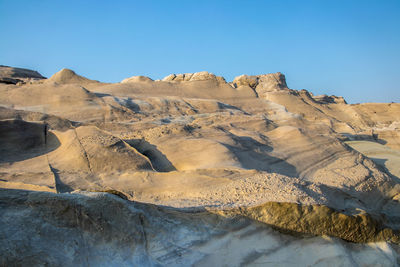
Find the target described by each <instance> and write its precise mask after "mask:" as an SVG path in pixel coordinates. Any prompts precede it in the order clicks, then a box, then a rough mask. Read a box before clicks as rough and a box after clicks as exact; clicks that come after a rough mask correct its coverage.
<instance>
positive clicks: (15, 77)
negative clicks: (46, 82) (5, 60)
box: [0, 65, 46, 84]
mask: <svg viewBox="0 0 400 267" xmlns="http://www.w3.org/2000/svg"><path fill="white" fill-rule="evenodd" d="M42 79H46V78H45V77H43V76H42V75H41V74H40V73H39V72H37V71H34V70H29V69H22V68H13V67H8V66H3V65H0V83H5V84H17V83H26V82H30V81H35V80H42Z"/></svg>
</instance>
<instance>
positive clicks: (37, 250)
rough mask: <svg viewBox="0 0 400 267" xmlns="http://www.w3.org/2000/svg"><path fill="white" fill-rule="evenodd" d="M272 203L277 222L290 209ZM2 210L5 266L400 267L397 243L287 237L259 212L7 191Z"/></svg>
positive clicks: (0, 196) (0, 244)
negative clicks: (190, 209)
mask: <svg viewBox="0 0 400 267" xmlns="http://www.w3.org/2000/svg"><path fill="white" fill-rule="evenodd" d="M267 205H270V207H272V206H274V207H275V208H273V209H272V210H273V211H275V212H277V216H281V215H283V212H285V211H287V208H288V206H287V205H285V204H284V203H283V204H279V203H277V204H267ZM271 205H272V206H271ZM276 207H280V208H276ZM283 207H286V208H283ZM257 209H258V210H257ZM264 209H265V207H263V209H262V210H264ZM256 210H257V211H256ZM272 210H270V211H272ZM0 211H1V213H0V223H1V224H2V227H1V228H0V236H1V237H2V238H1V239H0V253H1V255H2V257H1V258H0V264H1V265H2V266H10V265H30V266H43V265H53V266H58V265H62V266H77V265H79V266H80V265H95V266H110V265H112V266H136V265H140V266H190V265H195V266H210V265H226V264H228V265H230V266H242V265H269V266H276V265H285V266H298V265H299V264H301V265H318V264H320V265H321V264H322V265H330V264H340V265H345V266H351V265H361V266H363V265H368V264H372V265H382V266H394V265H396V264H397V261H398V259H397V258H396V256H395V253H396V252H395V251H396V250H398V245H396V244H390V243H375V244H356V243H346V242H343V241H341V240H339V239H336V238H329V237H322V238H321V237H312V236H304V235H303V234H301V233H298V234H297V235H296V236H293V235H287V234H281V233H279V232H277V231H274V230H273V229H272V228H271V227H269V226H268V225H266V224H264V223H260V222H257V221H254V220H253V219H252V218H251V217H252V214H259V212H260V210H259V208H255V209H253V210H251V212H249V214H248V215H250V218H249V217H247V215H235V216H232V215H231V216H226V214H224V215H219V214H217V213H215V212H213V211H199V212H196V213H192V212H186V211H182V210H177V209H171V208H166V207H157V206H154V205H150V204H143V203H138V202H130V201H126V200H123V199H121V198H120V197H119V196H113V195H111V194H107V193H88V192H86V193H85V192H83V193H72V194H54V193H46V192H31V191H23V190H5V189H2V190H0ZM292 212H294V216H296V215H297V214H298V213H297V212H296V209H295V210H292ZM242 213H243V214H244V213H245V212H243V210H242ZM273 214H274V213H272V214H271V215H272V216H274V215H273ZM289 214H290V213H289ZM318 215H320V214H317V217H318ZM264 217H265V216H264ZM27 218H29V219H27ZM279 218H283V217H279ZM277 219H278V218H277ZM290 219H293V216H290ZM285 222H288V220H285ZM328 223H329V222H328ZM299 224H300V226H305V227H306V229H310V228H312V227H313V225H310V228H309V227H308V226H307V225H302V223H301V221H300V223H299ZM291 225H294V222H292V223H291ZM340 225H343V224H340ZM350 225H352V224H350ZM350 225H349V226H350ZM349 226H348V228H349V229H350V227H349ZM364 226H365V225H364V224H361V227H364ZM316 227H319V228H322V226H316ZM362 230H365V229H362ZM343 234H346V233H345V232H344V233H343ZM368 234H369V233H368ZM369 235H372V234H369Z"/></svg>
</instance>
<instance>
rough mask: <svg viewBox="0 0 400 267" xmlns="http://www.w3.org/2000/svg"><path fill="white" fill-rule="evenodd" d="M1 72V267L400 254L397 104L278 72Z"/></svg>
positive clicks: (329, 259)
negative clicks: (320, 87) (353, 97)
mask: <svg viewBox="0 0 400 267" xmlns="http://www.w3.org/2000/svg"><path fill="white" fill-rule="evenodd" d="M24 75H25V76H24ZM0 77H2V78H1V79H3V80H1V79H0V81H3V82H2V83H0V174H1V175H0V177H1V178H0V188H1V189H0V199H1V201H0V209H1V216H0V221H1V223H2V225H3V226H4V227H2V228H1V229H0V235H1V236H2V237H3V238H1V239H0V244H1V246H0V253H1V255H3V256H2V257H1V259H0V265H5V266H6V265H27V264H29V265H32V264H33V265H46V264H47V265H65V266H76V265H95V266H102V265H104V266H110V265H118V266H120V265H128V266H129V265H142V266H143V265H151V266H153V265H173V266H177V265H178V266H188V265H198V266H212V265H214V266H218V265H223V264H227V265H230V266H240V265H271V266H276V265H279V264H281V265H285V266H287V265H296V266H297V265H298V264H301V265H316V264H320V265H345V266H348V265H368V264H370V265H371V264H372V265H379V264H380V265H382V266H390V265H393V266H395V265H397V264H398V262H399V251H400V247H399V243H400V239H399V237H400V234H399V230H400V219H399V218H400V217H399V215H398V214H400V213H399V212H400V205H399V202H398V201H399V199H400V185H399V181H400V180H399V179H400V167H399V166H400V104H398V103H391V104H386V103H368V104H347V103H346V101H345V100H344V99H343V98H342V97H337V96H327V95H322V96H314V95H313V94H312V93H311V92H308V91H307V90H295V89H291V88H290V87H289V85H288V84H287V83H286V80H285V76H284V75H283V74H282V73H279V72H278V73H273V74H262V75H254V76H249V75H241V76H238V77H236V78H235V79H234V80H233V81H232V82H227V81H226V80H225V79H224V78H223V77H219V76H216V75H214V74H212V73H209V72H198V73H185V74H171V75H169V76H167V77H165V78H164V79H162V80H152V79H150V78H148V77H145V76H133V77H131V78H127V79H125V80H123V81H122V82H120V83H113V84H110V83H102V82H98V81H94V80H90V79H88V78H85V77H83V76H80V75H78V74H76V73H75V72H74V71H72V70H68V69H63V70H61V71H60V72H57V73H56V74H54V75H53V76H52V77H50V78H49V79H45V78H44V77H42V76H41V75H40V74H39V73H37V72H34V71H29V70H23V69H18V68H10V67H3V66H2V67H0ZM8 79H14V80H8ZM24 79H28V80H24ZM15 80H18V81H15Z"/></svg>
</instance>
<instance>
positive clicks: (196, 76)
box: [162, 71, 226, 83]
mask: <svg viewBox="0 0 400 267" xmlns="http://www.w3.org/2000/svg"><path fill="white" fill-rule="evenodd" d="M162 80H163V81H165V82H189V81H190V82H191V81H207V80H214V81H217V82H222V83H226V81H225V79H224V78H223V77H221V76H216V75H215V74H213V73H210V72H208V71H201V72H195V73H182V74H170V75H168V76H166V77H165V78H164V79H162Z"/></svg>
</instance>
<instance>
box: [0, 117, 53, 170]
mask: <svg viewBox="0 0 400 267" xmlns="http://www.w3.org/2000/svg"><path fill="white" fill-rule="evenodd" d="M60 145H61V143H60V141H59V140H58V138H57V137H56V136H55V135H54V134H53V133H51V132H49V131H48V126H47V124H43V123H34V122H27V121H23V120H3V121H0V162H8V163H11V162H17V161H22V160H26V159H30V158H34V157H37V156H40V155H44V154H47V153H49V152H51V151H53V150H55V149H57V148H58V147H59V146H60Z"/></svg>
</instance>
